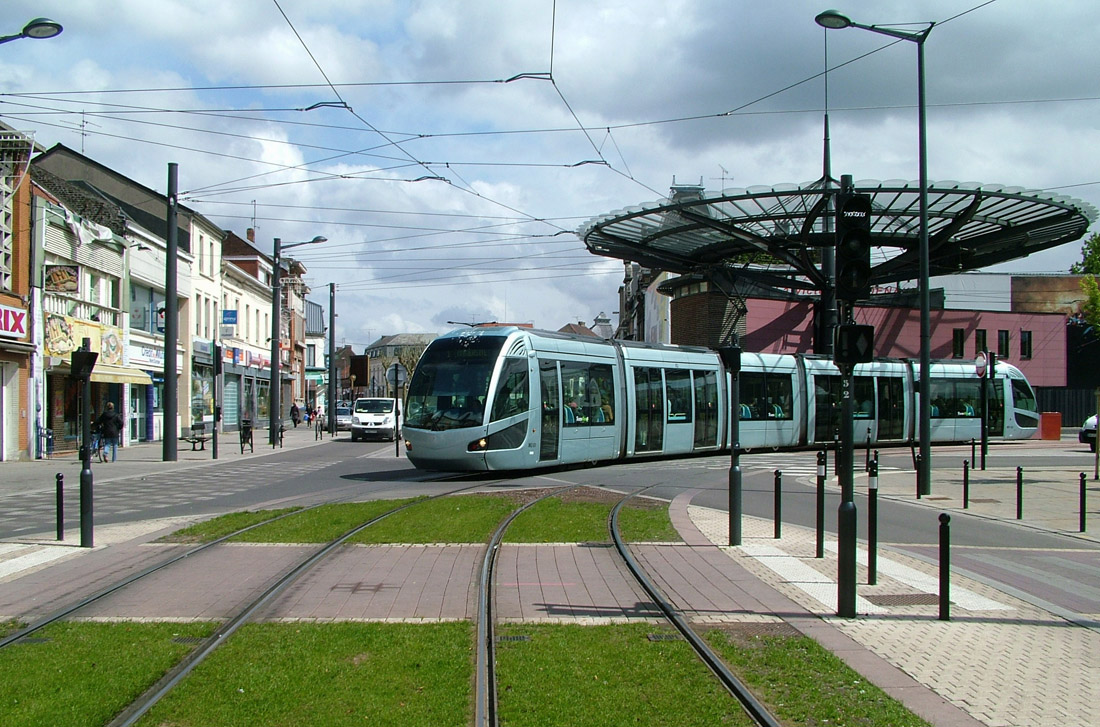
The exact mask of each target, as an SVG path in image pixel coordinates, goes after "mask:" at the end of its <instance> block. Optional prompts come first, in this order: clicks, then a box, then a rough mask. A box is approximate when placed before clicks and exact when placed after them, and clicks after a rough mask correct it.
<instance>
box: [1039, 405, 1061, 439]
mask: <svg viewBox="0 0 1100 727" xmlns="http://www.w3.org/2000/svg"><path fill="white" fill-rule="evenodd" d="M1061 438H1062V412H1060V411H1044V412H1042V413H1041V414H1039V439H1053V440H1059V439H1061Z"/></svg>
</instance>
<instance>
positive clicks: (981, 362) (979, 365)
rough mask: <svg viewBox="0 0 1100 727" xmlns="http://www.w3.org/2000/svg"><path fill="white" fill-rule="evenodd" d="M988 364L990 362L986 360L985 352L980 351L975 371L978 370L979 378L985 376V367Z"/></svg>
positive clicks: (975, 363) (976, 359) (975, 360)
mask: <svg viewBox="0 0 1100 727" xmlns="http://www.w3.org/2000/svg"><path fill="white" fill-rule="evenodd" d="M987 364H988V362H987V361H986V360H985V354H984V353H979V354H978V355H977V357H976V358H975V359H974V371H976V372H977V374H978V378H979V379H980V378H982V377H984V376H985V368H986V365H987Z"/></svg>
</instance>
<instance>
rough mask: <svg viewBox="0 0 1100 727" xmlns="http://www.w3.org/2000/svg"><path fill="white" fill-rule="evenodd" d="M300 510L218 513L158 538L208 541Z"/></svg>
mask: <svg viewBox="0 0 1100 727" xmlns="http://www.w3.org/2000/svg"><path fill="white" fill-rule="evenodd" d="M297 510H301V508H300V507H288V508H284V509H282V510H245V511H243V512H231V513H228V514H226V515H220V516H218V517H215V518H211V519H209V520H204V521H203V522H201V523H195V524H194V525H191V526H190V527H186V528H183V529H181V530H177V531H176V532H174V533H172V534H170V535H166V536H164V537H163V538H161V539H160V541H159V542H162V543H209V542H210V541H212V540H217V539H218V538H223V537H225V536H226V535H229V534H230V533H235V532H237V531H238V530H241V529H242V528H247V527H249V526H250V525H255V524H256V523H262V522H263V521H264V520H270V519H271V518H274V517H279V516H280V515H285V514H286V513H289V512H295V511H297Z"/></svg>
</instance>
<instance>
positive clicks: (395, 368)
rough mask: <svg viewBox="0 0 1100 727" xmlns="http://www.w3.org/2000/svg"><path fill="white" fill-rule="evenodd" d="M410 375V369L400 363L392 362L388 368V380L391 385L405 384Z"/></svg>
mask: <svg viewBox="0 0 1100 727" xmlns="http://www.w3.org/2000/svg"><path fill="white" fill-rule="evenodd" d="M408 375H409V372H408V370H406V368H405V367H404V366H402V365H401V364H399V363H395V364H390V367H389V368H388V369H386V381H388V382H389V384H390V386H404V385H405V380H406V379H407V378H408Z"/></svg>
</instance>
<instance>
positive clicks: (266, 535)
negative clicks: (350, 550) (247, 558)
mask: <svg viewBox="0 0 1100 727" xmlns="http://www.w3.org/2000/svg"><path fill="white" fill-rule="evenodd" d="M412 500H413V498H410V499H405V500H370V501H368V502H349V503H341V504H336V505H322V506H321V507H315V508H313V509H312V510H307V511H306V512H303V513H301V514H300V515H296V516H295V517H288V518H283V519H282V520H279V521H278V522H273V523H270V524H269V525H261V526H260V527H258V528H254V529H252V530H249V531H248V532H247V533H241V534H240V535H238V536H236V537H234V538H231V539H230V540H231V541H232V542H236V543H327V542H329V541H330V540H333V539H334V538H337V537H339V536H341V535H343V534H344V533H346V532H347V531H349V530H351V529H352V528H354V527H355V526H357V525H362V524H363V523H364V522H366V521H367V520H371V519H373V518H376V517H378V516H379V515H381V514H382V513H384V512H386V511H388V510H392V509H393V508H395V507H399V506H401V505H404V504H406V503H409V502H412ZM369 529H370V528H368V530H369Z"/></svg>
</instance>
